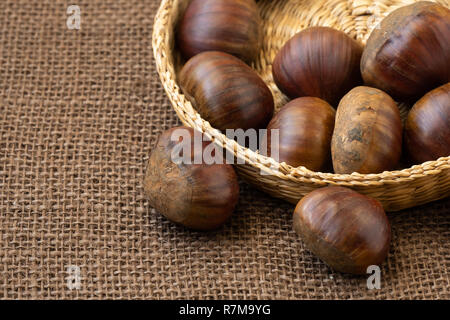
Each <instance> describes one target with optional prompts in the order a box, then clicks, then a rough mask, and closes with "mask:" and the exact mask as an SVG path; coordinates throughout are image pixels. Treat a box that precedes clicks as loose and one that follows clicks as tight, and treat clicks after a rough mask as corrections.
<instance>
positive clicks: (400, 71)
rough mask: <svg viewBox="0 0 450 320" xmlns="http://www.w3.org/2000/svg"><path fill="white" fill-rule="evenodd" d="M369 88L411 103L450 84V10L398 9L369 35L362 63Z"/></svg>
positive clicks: (424, 5)
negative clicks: (445, 84) (441, 86)
mask: <svg viewBox="0 0 450 320" xmlns="http://www.w3.org/2000/svg"><path fill="white" fill-rule="evenodd" d="M361 73H362V76H363V78H364V81H365V83H366V84H367V85H368V86H372V87H376V88H379V89H381V90H383V91H385V92H386V93H388V94H390V95H391V96H392V97H394V98H395V99H399V100H405V101H410V100H412V101H414V100H416V99H417V98H419V97H421V96H423V95H424V94H425V93H426V92H428V91H430V90H431V89H433V88H436V87H438V86H440V85H442V84H444V83H447V82H449V81H450V10H449V9H448V8H446V7H444V6H442V5H439V4H436V3H433V2H428V1H421V2H417V3H414V4H411V5H408V6H405V7H401V8H399V9H397V10H395V11H393V12H392V13H391V14H389V15H388V16H387V17H386V18H385V19H383V20H382V21H381V24H380V25H379V27H377V28H375V29H374V30H373V32H372V34H371V35H370V37H369V39H368V41H367V45H366V48H365V50H364V53H363V56H362V59H361Z"/></svg>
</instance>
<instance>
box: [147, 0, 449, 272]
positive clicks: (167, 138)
mask: <svg viewBox="0 0 450 320" xmlns="http://www.w3.org/2000/svg"><path fill="white" fill-rule="evenodd" d="M261 30H262V29H261V18H260V16H259V12H258V7H257V5H256V3H255V0H192V1H191V2H190V3H189V5H188V7H187V9H186V11H185V13H184V15H183V16H182V17H181V20H180V22H179V24H178V28H177V30H176V48H177V49H178V50H179V51H180V53H181V55H182V57H184V59H185V60H186V62H185V64H184V66H183V68H182V69H181V71H180V73H179V75H178V80H179V83H180V86H181V89H182V91H183V93H184V95H185V96H186V98H187V99H188V100H189V101H190V102H191V103H192V105H193V107H194V108H195V109H196V110H197V111H198V113H199V114H200V115H201V116H202V118H203V119H205V120H207V121H209V123H210V124H211V125H212V126H213V127H214V128H216V129H219V130H222V131H224V130H226V129H243V130H246V129H267V143H268V146H267V155H268V156H271V152H273V149H271V139H274V137H273V136H271V132H272V130H273V129H277V130H278V135H277V139H278V144H277V147H278V152H277V155H278V159H277V160H279V162H280V163H281V162H285V163H286V164H288V165H291V166H292V167H299V166H303V167H305V168H307V169H309V170H313V171H321V172H334V173H337V174H352V173H360V174H370V173H381V172H383V171H388V170H394V169H399V168H402V166H403V165H405V164H407V165H410V164H419V163H422V162H425V161H430V160H436V159H438V158H440V157H445V156H449V155H450V82H449V81H450V10H449V9H448V8H446V7H445V6H442V5H439V4H436V3H433V2H428V1H421V2H417V3H414V4H411V5H407V6H404V7H401V8H399V9H397V10H395V11H393V12H392V13H391V14H389V15H388V16H387V17H386V18H385V19H384V20H383V21H382V22H381V23H380V24H379V26H377V27H376V28H375V29H374V30H373V32H372V33H371V35H370V37H369V39H368V41H367V43H366V45H365V46H363V45H362V44H361V43H359V42H358V41H356V40H354V39H353V38H351V37H349V36H348V35H347V34H346V33H344V32H342V31H338V30H335V29H333V28H329V27H310V28H307V29H305V30H303V31H300V32H299V33H297V34H296V35H294V36H293V37H292V38H291V39H290V40H288V41H287V42H286V43H285V44H284V45H283V46H282V47H281V48H280V50H279V52H278V53H277V54H276V56H275V58H274V60H273V64H272V74H273V79H274V82H275V84H276V85H277V87H278V88H279V89H280V91H281V92H282V93H284V94H285V95H286V96H287V97H289V98H290V99H292V100H291V101H290V102H288V103H287V104H286V105H285V106H283V107H281V109H280V110H279V111H278V112H277V113H276V114H274V99H273V96H272V92H271V91H270V89H269V88H268V86H267V85H266V83H265V82H264V81H263V80H262V79H261V77H260V76H259V75H258V74H257V73H256V72H255V71H254V70H253V69H252V68H251V64H252V62H253V61H255V59H256V58H257V57H258V55H259V53H260V50H261V46H262V44H261V42H262V31H261ZM399 103H405V104H408V105H410V106H412V108H411V109H410V111H409V114H408V115H407V118H406V120H405V122H404V123H403V122H402V119H401V116H400V111H399ZM180 129H183V130H185V131H186V132H187V133H188V134H187V135H186V136H185V137H188V138H189V137H193V136H194V135H195V133H196V132H195V131H194V130H193V129H190V128H187V127H178V128H173V129H170V130H168V131H166V132H164V133H163V134H162V135H161V136H160V138H159V140H158V142H157V145H156V147H155V148H154V149H153V151H152V153H151V156H150V160H149V163H148V168H147V173H146V176H145V181H144V189H145V192H146V195H147V197H148V199H149V202H150V204H151V205H152V206H153V207H154V208H155V209H156V210H157V211H159V212H161V213H162V214H163V215H164V216H166V217H167V218H168V219H170V220H172V221H174V222H176V223H178V224H181V225H184V226H186V227H188V228H192V229H196V230H211V229H216V228H218V227H220V226H221V225H223V224H224V223H225V222H226V221H227V220H228V219H229V218H230V217H231V215H232V213H233V211H234V209H235V207H236V205H237V202H238V196H239V184H238V179H237V176H236V173H235V172H234V169H233V167H232V166H231V165H229V164H224V163H212V164H211V163H200V164H198V163H195V162H189V163H183V162H174V161H173V155H174V153H177V152H179V150H178V149H177V148H178V144H179V143H180V141H181V140H180V139H178V140H173V139H172V136H173V133H174V130H180ZM197 134H199V133H197ZM200 135H201V134H200ZM202 141H203V140H202ZM212 144H213V142H211V141H209V140H208V139H206V140H205V141H203V142H202V143H201V147H200V148H193V150H194V151H192V153H190V154H187V155H185V156H187V157H184V158H188V159H191V160H192V159H194V158H196V157H197V156H200V157H201V154H198V153H203V152H205V150H207V149H208V148H210V147H211V145H212ZM215 156H216V158H217V157H218V158H221V157H222V156H224V155H222V154H216V155H215ZM293 226H294V230H295V231H296V232H297V233H298V234H299V235H300V236H301V237H302V239H303V241H304V243H305V245H306V246H307V247H308V248H309V249H310V250H311V251H312V252H313V253H315V254H316V255H317V256H318V257H320V258H321V259H322V260H323V261H325V262H326V263H327V264H328V265H329V266H331V267H332V268H334V269H335V270H337V271H341V272H346V273H355V274H361V273H365V272H366V269H367V267H368V266H370V265H378V264H380V263H381V262H382V261H383V260H384V259H385V258H386V256H387V254H388V251H389V242H390V238H391V237H390V225H389V221H388V218H387V216H386V214H385V212H384V210H383V207H382V206H381V204H380V203H379V202H378V201H377V200H375V199H372V198H370V197H367V196H365V195H362V194H359V193H357V192H356V191H353V190H351V189H348V188H344V187H338V186H329V187H324V188H321V189H317V190H315V191H313V192H311V193H310V194H308V195H307V196H305V197H304V198H303V199H301V200H300V202H299V203H298V204H297V206H296V208H295V210H294V215H293Z"/></svg>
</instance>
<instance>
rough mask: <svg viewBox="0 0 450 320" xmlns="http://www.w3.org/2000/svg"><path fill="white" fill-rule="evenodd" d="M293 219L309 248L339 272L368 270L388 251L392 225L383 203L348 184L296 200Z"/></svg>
mask: <svg viewBox="0 0 450 320" xmlns="http://www.w3.org/2000/svg"><path fill="white" fill-rule="evenodd" d="M293 223H294V225H293V227H294V230H295V231H296V232H297V234H298V235H299V236H300V237H301V238H302V239H303V241H304V242H305V244H306V246H307V247H308V249H310V250H311V251H312V252H313V253H314V254H315V255H317V256H318V257H319V258H320V259H321V260H323V261H324V262H326V263H327V264H328V265H329V266H331V267H332V268H333V269H335V270H337V271H340V272H344V273H353V274H365V273H366V271H367V267H368V266H370V265H378V266H379V265H380V264H381V263H382V262H383V260H384V259H385V258H386V256H387V254H388V251H389V244H390V240H391V228H390V224H389V220H388V218H387V216H386V214H385V212H384V210H383V207H382V206H381V204H380V203H379V202H378V201H377V200H376V199H373V198H370V197H367V196H364V195H362V194H359V193H357V192H356V191H353V190H351V189H348V188H344V187H338V186H330V187H325V188H320V189H316V190H314V191H313V192H311V193H310V194H308V195H307V196H305V197H304V198H303V199H302V200H300V202H299V203H298V204H297V207H296V208H295V211H294V216H293Z"/></svg>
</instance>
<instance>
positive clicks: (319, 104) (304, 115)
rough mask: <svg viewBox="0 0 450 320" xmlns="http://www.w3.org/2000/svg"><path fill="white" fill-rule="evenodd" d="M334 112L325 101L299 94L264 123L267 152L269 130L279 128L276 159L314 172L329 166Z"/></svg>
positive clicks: (270, 137) (270, 147)
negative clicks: (267, 123) (299, 95)
mask: <svg viewBox="0 0 450 320" xmlns="http://www.w3.org/2000/svg"><path fill="white" fill-rule="evenodd" d="M335 114H336V111H335V110H334V109H333V108H332V107H331V106H330V105H329V104H328V103H327V102H325V101H324V100H322V99H319V98H313V97H302V98H297V99H294V100H292V101H290V102H289V103H288V104H286V105H285V106H284V107H282V108H281V109H280V111H279V112H278V113H277V114H276V115H275V116H274V117H273V118H272V120H271V121H270V122H269V125H268V126H267V134H268V136H267V154H268V155H269V156H272V141H271V140H272V134H271V132H272V130H273V129H278V138H279V139H278V157H279V159H278V160H279V162H286V163H287V164H289V165H291V166H293V167H298V166H305V167H306V168H308V169H310V170H313V171H325V170H327V169H329V168H330V167H331V153H330V144H331V136H332V135H333V128H334V117H335Z"/></svg>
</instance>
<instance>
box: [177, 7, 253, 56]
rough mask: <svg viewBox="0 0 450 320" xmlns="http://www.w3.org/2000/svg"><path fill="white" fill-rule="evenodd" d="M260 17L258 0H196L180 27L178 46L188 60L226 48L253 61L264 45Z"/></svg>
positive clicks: (231, 52)
mask: <svg viewBox="0 0 450 320" xmlns="http://www.w3.org/2000/svg"><path fill="white" fill-rule="evenodd" d="M260 20H261V19H260V16H259V10H258V7H257V6H256V3H255V1H254V0H193V1H191V3H190V4H189V6H188V7H187V9H186V11H185V13H184V15H183V17H182V18H181V21H180V24H179V26H178V32H177V39H178V40H177V42H178V46H179V48H180V50H181V52H182V53H183V55H184V57H185V58H186V59H189V58H191V57H193V56H195V55H196V54H198V53H200V52H204V51H222V52H227V53H229V54H232V55H234V56H236V57H238V58H240V59H242V60H244V61H245V62H247V63H249V62H251V61H253V60H254V59H255V58H256V57H257V55H258V53H259V50H260V47H261V40H262V33H261V26H260V25H261V22H260Z"/></svg>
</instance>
